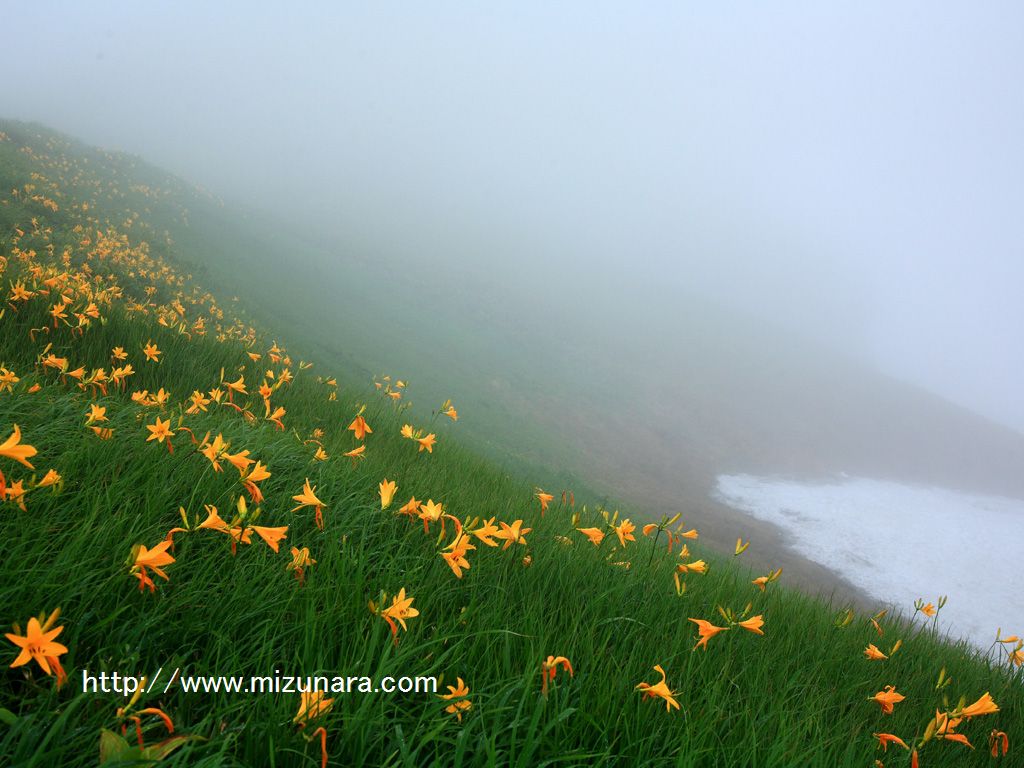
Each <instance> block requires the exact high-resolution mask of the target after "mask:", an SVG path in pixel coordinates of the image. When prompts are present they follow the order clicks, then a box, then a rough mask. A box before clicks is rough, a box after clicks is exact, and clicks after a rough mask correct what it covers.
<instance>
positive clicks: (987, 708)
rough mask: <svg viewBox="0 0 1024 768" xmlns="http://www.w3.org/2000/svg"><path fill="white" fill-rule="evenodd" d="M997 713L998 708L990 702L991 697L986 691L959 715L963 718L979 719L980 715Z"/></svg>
mask: <svg viewBox="0 0 1024 768" xmlns="http://www.w3.org/2000/svg"><path fill="white" fill-rule="evenodd" d="M998 711H999V707H998V706H997V705H996V703H995V702H994V701H993V700H992V695H991V694H990V693H989V692H988V691H986V692H985V694H984V695H983V696H982V697H981V698H980V699H978V700H977V701H976V702H974V703H973V704H970V705H968V706H966V707H964V708H963V710H962V711H961V712H960V714H961V715H962V716H963V717H979V716H981V715H991V714H995V713H996V712H998Z"/></svg>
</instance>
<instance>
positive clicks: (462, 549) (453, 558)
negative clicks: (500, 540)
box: [441, 531, 476, 579]
mask: <svg viewBox="0 0 1024 768" xmlns="http://www.w3.org/2000/svg"><path fill="white" fill-rule="evenodd" d="M471 549H476V547H475V546H474V545H473V544H472V543H471V542H470V540H469V537H468V536H467V535H466V534H465V532H463V531H459V533H457V534H456V536H455V539H454V540H453V541H452V543H451V544H449V545H448V546H447V547H445V548H444V551H443V552H442V553H441V557H442V558H443V559H444V561H445V562H446V563H448V567H449V568H451V569H452V573H454V574H455V577H456V578H458V579H461V578H462V569H463V568H465V569H466V570H469V560H467V559H466V555H467V554H469V550H471Z"/></svg>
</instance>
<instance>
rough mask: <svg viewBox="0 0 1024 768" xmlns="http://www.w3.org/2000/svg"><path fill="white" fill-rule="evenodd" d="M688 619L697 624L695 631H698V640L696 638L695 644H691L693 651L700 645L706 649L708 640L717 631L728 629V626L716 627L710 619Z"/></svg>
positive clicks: (726, 630)
mask: <svg viewBox="0 0 1024 768" xmlns="http://www.w3.org/2000/svg"><path fill="white" fill-rule="evenodd" d="M690 621H692V622H693V623H694V624H696V625H697V631H698V632H699V633H700V640H698V641H697V644H696V645H695V646H693V650H695V651H696V650H697V649H698V648H700V647H703V648H704V650H705V651H706V650H707V649H708V640H710V639H711V638H712V637H714V636H715V635H717V634H718V633H719V632H728V631H729V628H728V627H716V626H715V625H714V624H712V623H711V622H710V621H705V620H704V619H690Z"/></svg>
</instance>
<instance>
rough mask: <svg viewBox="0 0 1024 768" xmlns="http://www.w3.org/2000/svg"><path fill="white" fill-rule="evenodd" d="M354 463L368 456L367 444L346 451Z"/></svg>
mask: <svg viewBox="0 0 1024 768" xmlns="http://www.w3.org/2000/svg"><path fill="white" fill-rule="evenodd" d="M345 455H346V456H348V457H349V458H350V459H352V462H353V463H356V462H358V461H359V460H360V459H365V458H366V445H360V446H359V447H358V448H353V449H352V450H351V451H347V452H346V453H345Z"/></svg>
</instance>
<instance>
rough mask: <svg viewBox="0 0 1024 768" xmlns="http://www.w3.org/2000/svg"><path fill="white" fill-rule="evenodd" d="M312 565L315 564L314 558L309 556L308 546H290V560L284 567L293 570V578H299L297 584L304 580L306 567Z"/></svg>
mask: <svg viewBox="0 0 1024 768" xmlns="http://www.w3.org/2000/svg"><path fill="white" fill-rule="evenodd" d="M313 565H316V560H314V559H313V558H312V557H310V556H309V547H303V548H302V549H298V548H297V547H292V561H291V562H290V563H288V565H287V566H285V567H286V568H287V569H288V570H289V571H295V578H297V579H298V580H299V584H303V583H305V580H306V568H309V567H310V566H313Z"/></svg>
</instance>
